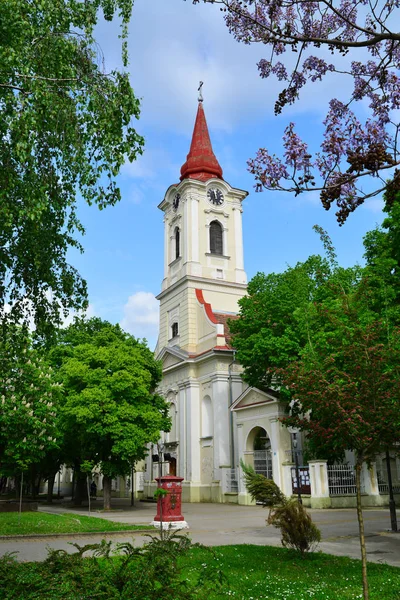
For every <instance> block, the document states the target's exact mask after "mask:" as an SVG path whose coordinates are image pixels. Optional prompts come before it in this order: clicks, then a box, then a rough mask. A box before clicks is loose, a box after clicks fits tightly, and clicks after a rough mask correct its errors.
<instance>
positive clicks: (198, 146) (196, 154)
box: [181, 102, 222, 181]
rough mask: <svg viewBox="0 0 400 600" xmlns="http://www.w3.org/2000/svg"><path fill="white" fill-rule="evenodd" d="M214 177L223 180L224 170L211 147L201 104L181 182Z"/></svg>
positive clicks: (200, 103)
mask: <svg viewBox="0 0 400 600" xmlns="http://www.w3.org/2000/svg"><path fill="white" fill-rule="evenodd" d="M213 177H218V179H222V169H221V167H220V165H219V162H218V161H217V159H216V157H215V154H214V152H213V149H212V146H211V140H210V134H209V133H208V127H207V121H206V116H205V114H204V109H203V103H202V102H199V108H198V110H197V116H196V122H195V124H194V130H193V137H192V143H191V144H190V150H189V154H188V155H187V158H186V162H185V164H184V165H183V166H182V168H181V181H182V179H197V180H198V181H208V179H212V178H213Z"/></svg>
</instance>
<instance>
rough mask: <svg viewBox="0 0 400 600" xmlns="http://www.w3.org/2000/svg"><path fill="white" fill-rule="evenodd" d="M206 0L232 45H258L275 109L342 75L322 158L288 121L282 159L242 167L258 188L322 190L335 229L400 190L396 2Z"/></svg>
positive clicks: (265, 158)
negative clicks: (272, 83)
mask: <svg viewBox="0 0 400 600" xmlns="http://www.w3.org/2000/svg"><path fill="white" fill-rule="evenodd" d="M200 1H201V0H193V3H194V4H196V3H199V2H200ZM203 1H204V2H205V3H210V4H217V5H220V6H221V10H222V11H223V12H224V15H225V21H226V24H227V26H228V28H229V31H230V32H231V33H232V35H233V36H234V37H235V39H236V40H237V41H239V42H241V43H244V44H255V43H258V44H260V48H262V52H263V53H265V54H264V56H262V57H261V58H260V61H259V63H258V70H259V74H260V76H261V77H262V78H264V79H267V78H269V77H276V78H277V79H278V80H279V81H280V82H282V90H281V92H280V94H279V97H278V98H277V100H276V104H275V113H277V114H278V113H281V112H282V110H283V109H284V108H285V107H286V106H287V105H290V104H293V103H294V102H296V101H297V99H298V98H299V96H300V94H301V91H302V89H303V88H304V87H305V86H306V85H310V84H312V83H315V82H318V81H321V80H323V79H324V78H327V77H330V78H331V80H332V83H333V85H335V84H334V79H333V78H334V77H337V78H339V79H338V82H337V84H336V85H335V90H338V93H339V90H343V92H344V94H343V96H342V97H340V96H338V97H336V94H333V96H335V97H332V98H331V99H330V101H329V107H328V110H327V114H326V117H325V120H324V121H323V124H324V127H325V129H324V134H323V140H322V142H321V144H320V151H319V152H316V153H315V154H314V155H313V154H312V152H311V151H310V149H309V146H308V144H307V142H306V141H305V140H303V139H301V138H300V136H299V135H298V134H297V133H296V131H295V125H294V123H289V124H288V125H287V127H286V129H285V132H284V137H283V151H284V153H283V157H282V158H280V157H278V156H276V155H272V154H271V153H270V152H269V151H268V149H266V148H261V149H260V150H259V151H258V152H257V154H256V156H255V158H254V159H252V160H250V161H249V163H248V164H249V170H250V172H251V173H253V174H254V176H255V179H256V184H257V189H258V190H259V191H261V190H262V189H268V190H284V191H290V192H294V193H295V194H299V193H301V192H304V191H311V190H319V192H320V198H321V202H322V205H323V206H324V208H325V209H327V210H328V209H329V208H330V207H331V206H332V205H334V204H336V206H337V213H336V215H337V219H338V221H339V223H340V224H343V223H344V222H345V220H346V219H347V217H348V216H349V214H350V213H351V212H352V211H354V210H355V209H356V208H357V207H358V206H360V205H361V204H362V203H363V202H364V201H365V199H367V198H370V197H372V196H376V195H378V194H380V193H382V192H383V191H386V202H387V203H389V204H392V203H393V201H394V199H395V195H396V192H397V191H399V190H400V170H399V169H398V168H396V167H398V166H399V164H400V154H399V139H398V137H399V136H398V133H399V127H400V123H399V112H398V111H399V108H400V95H399V88H400V78H399V68H400V32H399V31H398V26H397V25H396V23H397V20H396V16H397V11H398V9H399V5H398V2H397V0H389V1H384V0H377V1H376V2H372V1H371V0H365V1H363V2H361V3H360V2H359V1H358V0H340V1H339V2H334V1H333V0H326V1H324V2H308V1H307V0H257V2H255V1H254V0H203ZM339 82H340V83H339ZM348 83H349V85H348ZM360 105H362V107H361V108H360ZM365 109H367V113H368V114H367V115H366V116H365ZM370 176H372V177H373V179H372V178H371V177H370ZM366 178H368V183H366V182H365V181H364V180H365V179H366ZM388 178H390V181H389V182H388V181H387V179H388Z"/></svg>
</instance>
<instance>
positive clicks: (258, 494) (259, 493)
mask: <svg viewBox="0 0 400 600" xmlns="http://www.w3.org/2000/svg"><path fill="white" fill-rule="evenodd" d="M240 466H241V467H242V470H243V473H244V483H245V486H246V489H247V491H248V492H249V494H250V496H251V498H252V500H254V501H255V502H260V503H261V504H262V505H263V506H270V507H271V506H276V505H277V504H283V503H284V502H285V501H286V497H285V495H284V494H283V493H282V492H281V490H280V489H279V487H278V486H277V485H276V483H275V481H273V480H272V479H267V478H266V477H264V475H260V474H259V473H256V472H255V470H254V469H253V467H250V465H245V464H244V462H243V461H242V460H241V461H240Z"/></svg>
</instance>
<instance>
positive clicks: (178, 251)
mask: <svg viewBox="0 0 400 600" xmlns="http://www.w3.org/2000/svg"><path fill="white" fill-rule="evenodd" d="M180 243H181V235H180V232H179V229H178V227H177V228H176V229H175V258H179V257H180V255H181V249H180Z"/></svg>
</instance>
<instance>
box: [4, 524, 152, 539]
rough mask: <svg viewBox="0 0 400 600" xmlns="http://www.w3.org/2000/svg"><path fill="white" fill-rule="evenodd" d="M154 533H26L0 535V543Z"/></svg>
mask: <svg viewBox="0 0 400 600" xmlns="http://www.w3.org/2000/svg"><path fill="white" fill-rule="evenodd" d="M154 531H156V529H155V527H149V528H148V529H121V530H120V531H87V532H84V531H77V532H76V533H28V534H26V535H23V534H21V535H0V542H7V541H13V540H17V541H20V540H21V541H22V540H32V539H37V538H40V539H50V540H52V539H57V538H65V537H84V536H86V537H87V536H99V535H103V536H104V535H107V536H110V535H121V534H122V535H124V534H133V533H138V534H141V533H149V532H154Z"/></svg>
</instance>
